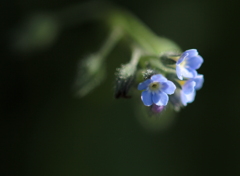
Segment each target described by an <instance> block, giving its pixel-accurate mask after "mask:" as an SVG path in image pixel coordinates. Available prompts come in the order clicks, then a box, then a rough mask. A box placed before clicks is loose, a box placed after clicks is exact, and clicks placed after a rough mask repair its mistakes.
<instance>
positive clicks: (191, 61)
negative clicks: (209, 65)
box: [187, 56, 203, 69]
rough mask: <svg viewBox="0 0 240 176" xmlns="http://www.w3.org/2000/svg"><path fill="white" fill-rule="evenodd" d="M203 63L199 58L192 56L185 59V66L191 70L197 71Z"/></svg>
mask: <svg viewBox="0 0 240 176" xmlns="http://www.w3.org/2000/svg"><path fill="white" fill-rule="evenodd" d="M202 63H203V58H202V57H201V56H193V57H189V58H188V59H187V65H188V66H189V67H190V68H192V69H199V68H200V67H201V65H202Z"/></svg>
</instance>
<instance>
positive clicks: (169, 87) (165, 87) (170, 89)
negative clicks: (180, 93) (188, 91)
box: [161, 81, 176, 95]
mask: <svg viewBox="0 0 240 176" xmlns="http://www.w3.org/2000/svg"><path fill="white" fill-rule="evenodd" d="M175 89H176V86H175V84H173V82H172V81H167V82H164V83H162V87H161V91H163V92H165V93H167V94H170V95H171V94H173V93H174V91H175Z"/></svg>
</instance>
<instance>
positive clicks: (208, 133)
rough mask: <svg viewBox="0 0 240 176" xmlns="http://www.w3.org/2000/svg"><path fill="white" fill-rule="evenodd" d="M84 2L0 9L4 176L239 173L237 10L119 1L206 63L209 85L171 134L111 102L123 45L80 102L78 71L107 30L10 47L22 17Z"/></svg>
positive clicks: (208, 4) (228, 5)
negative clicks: (27, 47) (23, 48)
mask: <svg viewBox="0 0 240 176" xmlns="http://www.w3.org/2000/svg"><path fill="white" fill-rule="evenodd" d="M79 2H80V1H76V0H75V1H73V0H72V1H64V0H48V1H42V0H35V1H33V0H23V1H4V2H2V3H1V14H2V15H1V17H0V19H1V21H2V22H1V37H2V38H3V40H2V41H3V46H2V51H1V59H0V103H1V109H0V113H1V114H0V119H1V121H0V124H1V127H0V129H1V132H0V136H1V138H0V139H1V143H0V144H1V157H0V158H1V161H2V163H1V165H0V168H1V172H3V174H1V175H6V176H18V175H24V176H38V175H39V176H48V175H49V176H55V175H56V176H59V175H63V176H65V175H66V176H75V175H78V176H96V175H111V176H113V175H114V176H115V175H116V176H127V175H129V176H133V175H139V176H146V175H151V176H157V175H161V176H193V175H194V176H203V175H204V176H208V175H209V176H212V175H218V176H220V175H221V176H237V175H240V168H239V165H240V161H239V160H240V150H239V149H240V142H239V137H240V130H239V127H240V116H239V113H240V108H239V97H240V92H239V89H240V83H239V74H240V73H239V66H240V59H239V36H238V35H239V13H238V11H239V4H238V3H234V1H209V0H203V1H200V0H198V1H190V0H189V1H187V0H184V1H177V0H168V1H161V0H156V1H154V0H148V1H139V0H132V1H127V0H115V1H114V2H115V3H117V4H119V5H121V6H123V7H125V8H127V9H128V10H130V11H131V12H132V13H134V14H135V15H136V16H138V17H139V18H140V19H141V20H142V21H143V22H144V23H145V24H147V26H149V27H150V28H151V29H152V30H153V31H154V32H155V33H156V34H158V35H160V36H165V37H167V38H170V39H172V40H173V41H175V42H176V43H177V44H179V46H180V47H181V48H182V49H183V50H186V49H191V48H196V49H198V51H199V53H200V54H201V55H202V56H203V58H204V64H203V65H202V68H201V69H200V70H199V72H200V73H202V74H204V76H205V83H204V86H203V88H202V90H200V91H199V92H198V93H197V97H196V101H195V102H194V103H192V104H189V105H188V106H187V108H185V109H184V110H182V111H181V112H180V113H179V114H178V115H177V117H176V119H175V121H174V123H173V124H172V126H171V127H169V128H168V129H166V130H162V131H158V132H150V131H148V130H146V129H145V128H144V127H143V126H142V125H140V123H139V122H138V120H137V118H136V116H135V113H134V101H133V100H132V99H129V100H126V99H120V100H115V99H114V98H113V93H114V90H113V87H114V84H113V83H114V72H115V69H116V67H118V66H119V65H120V64H121V63H125V62H126V61H127V60H128V58H126V56H128V55H127V54H125V53H124V51H123V50H124V47H123V46H118V47H116V49H115V50H114V52H113V53H111V55H110V56H109V57H108V64H107V71H108V75H107V79H106V80H105V81H104V82H103V84H102V85H101V86H99V87H98V88H97V89H95V91H94V92H92V93H91V94H89V95H88V96H86V97H84V98H81V99H80V98H77V97H75V96H74V91H73V84H74V81H75V79H76V72H77V63H78V61H79V59H80V58H84V57H85V56H87V55H88V54H89V53H91V52H92V51H96V50H97V49H98V47H99V46H100V45H101V42H102V39H103V34H105V33H104V31H103V28H101V27H100V26H101V24H99V23H97V24H96V23H93V22H85V23H83V24H81V25H75V26H72V27H70V28H67V29H66V30H64V31H62V32H61V33H60V35H59V37H58V38H57V40H56V41H55V42H54V43H53V45H52V46H50V47H48V48H46V49H44V50H38V51H33V52H30V53H23V52H20V51H17V50H16V49H14V48H13V47H12V43H13V42H14V40H13V39H12V31H14V30H15V29H17V26H19V25H21V23H22V21H24V19H26V18H28V17H29V16H30V15H32V14H34V13H37V12H54V11H58V10H59V9H64V8H65V7H67V6H68V5H71V4H75V3H79ZM98 28H99V29H98Z"/></svg>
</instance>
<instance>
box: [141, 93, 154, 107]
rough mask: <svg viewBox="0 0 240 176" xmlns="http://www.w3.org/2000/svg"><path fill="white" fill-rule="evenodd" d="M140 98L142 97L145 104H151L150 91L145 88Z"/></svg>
mask: <svg viewBox="0 0 240 176" xmlns="http://www.w3.org/2000/svg"><path fill="white" fill-rule="evenodd" d="M141 99H142V101H143V104H144V105H145V106H151V105H152V104H153V102H152V93H151V92H150V91H147V90H145V91H143V92H142V96H141Z"/></svg>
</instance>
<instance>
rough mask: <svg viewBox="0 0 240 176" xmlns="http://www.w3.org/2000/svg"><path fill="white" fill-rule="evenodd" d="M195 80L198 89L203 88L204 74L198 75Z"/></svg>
mask: <svg viewBox="0 0 240 176" xmlns="http://www.w3.org/2000/svg"><path fill="white" fill-rule="evenodd" d="M194 81H195V82H196V86H195V89H196V90H199V89H201V88H202V85H203V82H204V77H203V75H197V76H196V77H195V78H194Z"/></svg>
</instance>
